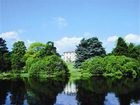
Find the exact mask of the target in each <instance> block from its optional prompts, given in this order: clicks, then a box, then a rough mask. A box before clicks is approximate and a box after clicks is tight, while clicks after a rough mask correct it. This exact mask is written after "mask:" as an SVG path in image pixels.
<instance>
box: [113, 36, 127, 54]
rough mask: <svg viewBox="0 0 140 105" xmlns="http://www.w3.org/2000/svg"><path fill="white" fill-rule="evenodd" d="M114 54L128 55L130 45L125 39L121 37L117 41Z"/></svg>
mask: <svg viewBox="0 0 140 105" xmlns="http://www.w3.org/2000/svg"><path fill="white" fill-rule="evenodd" d="M112 54H113V55H125V56H127V55H128V46H127V44H126V43H125V41H124V39H123V38H121V37H119V38H118V41H117V45H116V48H114V49H113V51H112Z"/></svg>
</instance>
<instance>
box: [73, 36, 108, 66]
mask: <svg viewBox="0 0 140 105" xmlns="http://www.w3.org/2000/svg"><path fill="white" fill-rule="evenodd" d="M75 52H76V58H77V59H76V61H75V67H80V66H81V63H82V62H84V61H85V60H87V59H89V58H91V57H95V56H104V55H105V54H106V52H105V49H104V48H103V47H102V42H100V41H99V40H98V38H96V37H93V38H89V39H82V40H81V42H80V44H79V45H78V46H77V49H76V51H75Z"/></svg>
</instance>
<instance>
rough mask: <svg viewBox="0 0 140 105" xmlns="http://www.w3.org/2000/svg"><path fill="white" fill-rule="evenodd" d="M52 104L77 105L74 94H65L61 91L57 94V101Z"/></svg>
mask: <svg viewBox="0 0 140 105" xmlns="http://www.w3.org/2000/svg"><path fill="white" fill-rule="evenodd" d="M54 105H78V102H77V100H76V95H67V94H64V92H62V93H61V94H58V96H57V101H56V103H55V104H54Z"/></svg>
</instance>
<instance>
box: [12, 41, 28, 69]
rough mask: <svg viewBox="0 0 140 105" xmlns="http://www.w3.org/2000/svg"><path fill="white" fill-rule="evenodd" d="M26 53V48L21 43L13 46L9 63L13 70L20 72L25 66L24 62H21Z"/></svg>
mask: <svg viewBox="0 0 140 105" xmlns="http://www.w3.org/2000/svg"><path fill="white" fill-rule="evenodd" d="M25 52H26V47H25V44H24V42H23V41H18V42H15V43H14V44H13V49H12V54H11V63H12V69H13V70H21V69H23V67H24V66H25V61H24V60H23V57H24V54H25Z"/></svg>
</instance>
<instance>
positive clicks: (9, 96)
mask: <svg viewBox="0 0 140 105" xmlns="http://www.w3.org/2000/svg"><path fill="white" fill-rule="evenodd" d="M66 84H67V85H66ZM132 103H133V104H136V103H137V104H136V105H140V79H129V78H126V79H122V80H115V79H105V78H99V77H98V78H97V77H96V78H91V79H88V80H78V81H75V82H69V83H68V79H65V78H63V79H62V78H61V79H55V80H52V79H47V80H37V79H29V78H28V79H24V80H18V79H17V80H12V81H10V80H1V81H0V105H58V104H60V105H67V104H70V105H131V104H132Z"/></svg>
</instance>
